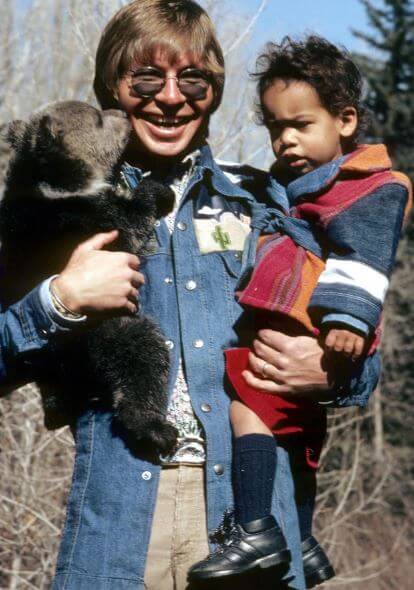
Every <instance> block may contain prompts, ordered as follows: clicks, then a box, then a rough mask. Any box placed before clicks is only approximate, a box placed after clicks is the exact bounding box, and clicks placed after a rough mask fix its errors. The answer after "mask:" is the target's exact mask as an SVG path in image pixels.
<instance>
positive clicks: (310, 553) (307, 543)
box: [302, 537, 335, 588]
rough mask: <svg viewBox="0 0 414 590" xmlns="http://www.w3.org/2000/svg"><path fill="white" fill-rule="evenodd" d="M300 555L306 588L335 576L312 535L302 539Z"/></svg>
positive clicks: (324, 554) (326, 557) (323, 552)
mask: <svg viewBox="0 0 414 590" xmlns="http://www.w3.org/2000/svg"><path fill="white" fill-rule="evenodd" d="M302 556H303V569H304V572H305V580H306V588H313V587H314V586H318V584H322V583H323V582H326V581H327V580H330V579H331V578H333V577H334V576H335V570H334V568H333V567H332V565H331V562H330V561H329V559H328V556H327V555H326V553H325V551H324V550H323V549H322V547H321V546H320V545H319V543H318V541H317V540H316V539H315V538H314V537H308V538H307V539H305V540H304V541H302Z"/></svg>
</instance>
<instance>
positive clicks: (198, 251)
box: [1, 0, 376, 590]
mask: <svg viewBox="0 0 414 590" xmlns="http://www.w3.org/2000/svg"><path fill="white" fill-rule="evenodd" d="M223 83H224V62H223V56H222V52H221V49H220V46H219V44H218V42H217V39H216V37H215V33H214V29H213V26H212V24H211V21H210V19H209V18H208V16H207V14H206V13H205V11H204V10H202V9H201V8H200V7H199V6H198V5H197V4H196V3H195V2H193V1H191V0H172V1H169V0H137V1H135V2H132V3H131V4H128V5H127V6H125V7H124V8H123V9H121V10H120V11H119V12H118V13H117V14H116V15H115V16H114V17H113V18H112V19H111V21H110V22H109V23H108V25H107V27H106V29H105V31H104V33H103V36H102V38H101V41H100V44H99V48H98V52H97V60H96V78H95V91H96V94H97V97H98V100H99V102H100V103H101V105H102V107H103V108H113V107H118V108H122V109H123V110H124V111H125V112H126V113H127V114H128V117H129V119H130V122H131V125H132V129H133V133H132V135H131V141H130V144H129V148H128V150H127V155H126V163H125V166H124V168H123V174H122V179H121V182H123V183H124V184H126V185H128V186H129V187H131V188H133V187H134V186H136V184H137V183H139V181H140V180H141V178H142V177H143V176H146V175H148V174H150V175H152V176H153V177H154V178H156V179H158V180H161V181H162V182H164V183H165V184H167V185H169V186H171V188H172V189H173V190H174V192H175V195H176V206H175V209H174V211H173V212H172V214H170V215H169V216H167V218H165V219H164V220H162V221H161V222H160V224H159V226H158V227H157V228H156V235H157V241H158V250H157V252H156V253H155V254H154V255H152V256H148V257H147V258H146V260H145V261H143V262H144V264H143V265H142V273H143V274H144V275H145V282H144V279H143V276H142V275H141V274H140V273H138V272H137V269H138V267H137V261H136V260H135V259H134V257H132V258H131V257H129V258H127V259H126V258H125V255H123V254H120V253H118V254H116V253H110V252H105V251H101V250H100V247H103V246H104V245H105V243H106V242H107V241H110V239H111V235H109V236H108V235H103V236H98V237H96V238H93V239H92V240H90V241H89V242H87V243H86V244H83V245H81V246H80V248H79V250H78V251H77V252H76V253H75V254H74V257H72V259H71V261H70V263H69V265H68V267H67V268H65V269H64V270H63V271H62V273H61V274H60V275H59V277H57V278H56V279H55V280H54V281H53V285H52V290H53V291H54V293H55V295H57V296H58V298H59V300H61V302H63V303H64V306H65V307H66V308H67V309H69V310H70V312H69V314H68V315H66V317H60V314H59V313H58V312H57V310H56V309H54V307H53V302H52V301H51V299H50V291H49V283H45V284H44V285H42V286H41V287H40V288H39V289H37V290H35V291H34V292H33V293H31V294H29V295H28V296H27V298H26V299H25V300H23V301H22V302H20V303H18V304H16V306H13V308H11V309H10V310H8V311H7V312H6V314H5V315H4V316H3V319H2V322H3V330H2V333H3V336H2V338H3V341H2V342H1V345H2V350H3V351H5V352H4V356H5V359H4V361H5V363H3V365H4V368H3V369H2V371H3V378H4V379H6V377H7V375H6V372H7V371H6V369H8V375H9V379H10V375H13V374H15V373H16V367H21V365H22V361H23V360H25V361H26V363H29V364H32V363H34V362H35V361H34V360H33V355H32V354H31V351H33V350H36V351H39V350H41V349H43V348H45V347H46V344H47V341H48V339H49V338H51V337H53V333H56V332H57V331H59V330H62V329H66V330H67V329H76V327H75V326H74V323H75V321H76V320H75V318H76V317H78V316H81V315H83V314H88V312H90V311H94V312H99V311H108V309H115V310H119V309H125V310H127V309H128V310H129V311H133V306H134V303H133V300H134V297H135V295H136V290H137V287H138V286H139V287H140V288H139V297H140V305H141V308H142V311H143V312H144V313H146V314H148V315H151V316H152V317H153V318H154V319H155V320H156V321H157V322H158V324H159V325H160V327H161V329H162V331H163V333H164V334H165V338H166V344H167V346H168V347H169V349H170V351H171V371H170V383H169V389H170V406H169V410H168V419H169V420H170V421H172V422H173V423H174V424H175V425H176V426H177V428H178V429H179V433H180V441H179V446H178V448H177V450H176V452H175V453H174V456H172V457H167V458H163V459H162V467H161V465H159V464H156V463H157V462H154V460H153V457H150V456H149V455H145V454H144V452H143V454H142V456H140V457H137V456H133V455H132V454H131V453H130V452H129V450H128V449H127V448H126V446H125V444H124V442H123V440H122V439H121V438H120V437H119V436H117V434H116V432H114V430H113V428H112V421H111V415H110V413H108V412H105V411H103V410H102V409H100V408H99V407H91V408H90V409H89V410H88V411H87V412H85V413H84V414H83V415H82V416H80V417H79V420H78V422H77V424H76V428H75V440H76V461H75V469H74V476H73V482H72V489H71V492H70V496H69V500H68V512H67V519H66V524H65V528H64V532H63V539H62V544H61V548H60V554H59V559H58V565H57V574H56V578H55V581H54V584H53V588H54V589H55V590H57V589H63V588H65V589H66V590H86V589H87V590H103V589H105V590H132V589H134V590H136V589H138V588H147V589H149V590H170V589H171V590H172V589H173V588H177V589H179V590H182V589H184V588H186V587H187V582H186V577H187V571H188V568H189V567H190V566H191V565H192V563H194V562H195V561H197V560H198V559H201V558H202V557H203V556H204V555H205V554H206V553H207V552H208V547H207V544H208V538H207V531H210V532H212V531H214V529H216V528H217V527H218V526H219V525H220V522H221V519H222V515H223V511H224V510H225V509H226V508H227V507H228V506H229V505H231V503H232V489H231V434H230V427H229V423H228V411H227V409H228V403H229V400H228V397H227V395H226V393H225V391H224V387H223V375H224V361H223V353H222V351H223V350H224V349H225V348H229V347H230V346H232V345H234V344H235V343H236V342H237V334H236V332H235V325H236V323H237V324H239V322H238V320H239V318H240V315H241V309H240V307H239V306H238V304H237V303H236V301H235V299H234V288H235V285H236V283H237V279H238V276H239V274H240V270H241V252H242V250H243V246H244V240H245V238H246V236H247V235H248V232H249V220H250V218H252V217H253V218H254V216H255V215H256V214H258V213H259V212H260V211H263V207H264V205H263V204H261V203H258V202H257V201H256V199H255V197H254V196H253V194H252V192H253V193H257V195H259V194H261V193H263V194H264V193H265V189H266V177H265V175H263V174H259V173H258V172H257V171H254V170H252V169H243V168H241V167H230V168H226V167H224V168H223V169H221V168H220V167H219V166H218V165H217V163H216V162H215V161H214V159H213V158H212V155H211V152H210V149H209V147H208V145H207V144H206V137H207V134H208V122H209V118H210V115H211V114H212V113H213V111H214V110H215V109H216V108H217V107H218V105H219V104H220V100H221V94H222V88H223ZM229 172H231V175H229V174H228V173H229ZM229 176H230V177H231V178H232V179H234V177H238V178H240V180H244V181H246V184H248V185H249V187H250V188H251V191H252V192H247V191H246V190H244V189H242V188H240V186H239V185H238V184H233V182H232V181H231V180H230V178H229ZM249 190H250V189H249ZM112 237H113V236H112ZM117 256H118V258H116V257H117ZM98 258H99V259H100V260H99V266H102V267H103V266H105V271H104V270H103V268H97V266H98ZM91 269H92V270H91ZM89 271H90V272H89ZM111 273H112V274H113V276H114V281H112V282H111V281H110V280H108V277H109V275H110V274H111ZM120 275H122V280H119V276H120ZM114 283H117V284H118V285H120V284H121V283H122V285H123V287H122V293H119V292H117V293H116V294H115V293H114V290H115V287H114ZM131 305H132V307H131ZM22 314H23V315H22ZM71 314H72V317H71ZM22 317H24V318H25V320H24V321H22ZM28 326H29V328H28ZM255 348H256V351H257V355H256V356H254V357H253V358H252V370H253V371H254V373H255V374H258V375H259V376H260V369H261V367H262V366H263V362H266V363H268V364H270V365H271V364H278V362H277V361H278V359H280V358H281V357H283V360H284V363H283V365H284V367H285V370H284V372H282V375H281V377H280V384H281V386H282V387H283V390H284V392H285V393H286V394H288V395H289V394H290V395H294V394H295V393H300V394H302V395H303V393H304V392H305V391H310V392H314V391H315V390H319V391H320V392H321V393H320V395H321V397H323V396H326V391H327V389H328V385H327V376H326V373H325V372H324V371H323V370H322V369H321V358H322V351H321V350H320V348H319V347H318V345H317V344H316V341H314V340H313V339H310V338H305V337H302V338H298V339H294V338H288V337H285V336H283V335H282V334H279V333H277V332H273V331H270V330H265V331H263V332H261V333H260V335H258V337H257V339H256V343H255ZM375 378H376V366H374V365H370V364H368V365H367V366H366V367H365V369H364V372H363V374H362V375H361V376H360V377H359V378H356V379H355V380H354V381H355V382H354V387H353V393H354V394H355V396H357V397H358V396H359V397H358V399H359V398H361V396H362V397H363V396H364V395H365V394H366V393H367V392H368V390H369V389H370V386H371V385H372V383H373V381H375ZM270 385H271V387H272V388H274V387H275V383H271V384H270ZM338 395H339V392H338V391H336V392H334V393H332V392H330V393H329V398H336V397H337V396H338ZM277 452H278V476H277V477H276V482H277V487H276V489H275V493H274V498H273V506H272V512H273V514H274V516H275V517H276V519H277V521H278V522H279V523H280V526H281V527H282V529H283V532H284V534H285V536H286V539H287V542H288V545H289V549H290V551H291V554H292V562H291V566H290V569H289V572H288V574H287V577H286V579H288V580H289V581H288V582H286V584H289V586H288V587H289V588H297V589H302V588H304V582H303V572H302V566H301V554H300V540H299V532H298V525H297V516H296V510H295V506H294V502H293V496H294V493H293V485H292V479H291V474H290V468H289V462H288V457H287V454H286V452H285V451H284V450H283V449H281V448H279V449H278V451H277ZM274 587H275V588H277V587H280V588H281V587H285V586H283V583H282V582H280V581H279V579H278V578H277V576H276V577H275V583H274Z"/></svg>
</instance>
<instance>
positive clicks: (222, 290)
mask: <svg viewBox="0 0 414 590" xmlns="http://www.w3.org/2000/svg"><path fill="white" fill-rule="evenodd" d="M233 172H234V174H235V175H236V176H237V180H241V179H242V177H243V175H249V174H250V175H251V176H252V178H253V176H254V173H253V172H252V169H248V168H247V169H246V168H245V169H243V168H240V169H238V170H236V171H233ZM138 180H139V179H138ZM233 180H234V179H233ZM252 182H253V184H254V178H253V180H252ZM260 185H261V188H260V191H261V190H263V191H266V190H267V189H266V188H264V187H263V184H262V183H260ZM200 199H201V201H202V204H208V202H209V201H210V206H211V207H212V208H213V206H215V204H216V203H217V202H222V203H227V204H228V205H229V207H230V208H233V207H234V210H235V211H240V208H242V209H243V211H244V212H245V213H246V212H247V214H251V215H252V217H254V216H255V214H256V213H257V212H260V211H261V210H262V209H263V207H264V205H262V204H261V203H258V202H257V201H256V200H255V198H254V197H253V196H252V194H251V193H250V192H247V191H246V190H243V189H242V188H240V186H239V185H237V184H234V183H233V182H232V181H231V180H230V179H229V177H228V176H226V174H224V172H223V171H222V170H221V169H220V168H219V166H218V165H217V164H216V163H215V162H214V160H213V158H212V155H211V152H210V149H209V148H208V146H205V147H203V148H202V150H201V159H200V162H199V166H198V167H197V168H196V170H195V173H194V176H193V178H192V180H191V181H190V183H189V185H188V187H187V190H186V194H185V195H184V198H183V200H182V203H181V207H180V209H179V211H178V213H177V217H176V221H175V230H174V232H173V234H172V236H171V235H170V233H169V232H168V230H167V227H166V225H165V222H164V221H163V220H161V222H160V224H159V225H158V227H157V228H156V234H157V241H158V250H157V251H156V252H155V253H154V254H153V255H151V256H148V257H147V258H146V259H145V260H143V261H142V267H141V270H142V272H143V273H144V274H145V277H146V282H145V285H143V286H142V287H141V289H140V301H141V307H142V311H143V312H144V313H145V314H147V315H150V316H152V317H153V318H154V320H155V321H156V322H157V323H158V324H159V326H160V327H161V329H162V331H163V333H164V335H165V339H166V341H167V342H168V346H169V348H170V351H171V371H170V379H169V386H170V392H171V390H172V387H173V384H174V382H175V378H176V374H177V370H178V359H179V356H180V351H181V355H182V357H183V359H184V363H185V368H186V377H187V380H188V386H189V392H190V395H191V399H192V403H193V408H194V411H195V413H196V414H197V417H198V418H199V420H200V422H201V424H202V426H203V428H204V431H205V436H206V441H207V459H206V465H205V473H206V497H207V512H208V514H207V524H208V529H209V531H212V530H214V529H215V528H216V527H217V526H218V525H219V523H220V521H221V518H222V514H223V512H224V510H226V509H227V508H229V507H230V506H231V505H232V503H233V498H232V486H231V431H230V424H229V418H228V406H229V398H228V396H227V394H226V393H225V391H224V357H223V350H224V349H226V348H230V347H232V346H235V345H237V335H236V332H235V323H236V322H237V320H238V319H239V317H240V315H241V311H242V310H241V308H240V307H239V305H238V304H237V302H236V300H235V297H234V289H235V286H236V283H237V280H238V278H239V275H240V271H241V252H240V251H239V250H232V249H231V248H230V247H229V248H226V249H224V250H222V251H212V252H208V253H201V251H200V249H199V244H198V241H197V236H196V232H195V229H194V223H193V217H194V206H195V205H194V204H195V202H197V200H198V201H200ZM36 305H37V307H36ZM18 306H20V308H19V309H20V312H18V311H15V312H13V314H14V315H13V314H12V315H10V313H9V312H6V314H5V315H4V316H3V318H4V319H3V320H2V322H3V324H2V328H3V329H2V333H1V338H2V340H1V348H2V349H4V347H5V346H6V345H7V346H9V347H11V348H12V349H13V350H14V348H13V347H14V346H16V345H17V346H18V349H17V351H16V353H19V351H24V348H25V343H26V346H27V342H28V335H29V334H30V336H31V349H33V348H37V349H38V350H40V349H42V348H44V346H45V343H46V342H47V335H48V334H51V333H52V331H53V330H54V329H56V328H55V327H54V322H52V321H51V320H49V321H48V320H47V319H46V318H45V317H44V312H43V311H42V309H41V307H40V305H39V301H38V299H36V293H32V294H30V295H29V296H28V299H27V300H23V301H22V302H21V303H20V304H18ZM30 310H31V311H30ZM34 310H37V311H34ZM22 313H23V314H25V315H24V318H25V320H24V321H23V320H22V321H19V318H22V317H23V316H22V315H21V314H22ZM6 316H7V317H6ZM27 322H29V325H30V327H28V326H27ZM23 324H25V327H24V326H23ZM12 356H14V357H15V356H16V354H14V355H12ZM29 362H31V361H29ZM33 362H34V361H33ZM1 371H2V373H1ZM1 371H0V374H3V375H5V371H4V369H2V370H1ZM377 373H378V367H377V366H375V365H374V364H373V363H366V364H365V367H364V368H363V369H361V372H360V373H359V374H358V375H356V376H355V377H354V383H353V388H352V394H351V396H350V398H349V400H350V401H351V402H352V403H363V400H365V399H366V398H367V397H368V395H369V393H370V391H371V390H372V387H373V384H374V383H375V381H376V379H377ZM75 440H76V459H75V467H74V475H73V480H72V488H71V492H70V495H69V499H68V510H67V518H66V523H65V527H64V532H63V538H62V543H61V547H60V553H59V558H58V565H57V574H56V577H55V580H54V583H53V586H52V588H53V589H54V590H57V589H66V590H137V589H143V588H144V572H145V561H146V554H147V549H148V543H149V537H150V532H151V522H152V516H153V513H154V507H155V502H156V497H157V487H158V481H159V473H160V466H159V465H157V464H155V463H154V462H153V461H151V460H150V459H149V458H148V457H145V456H143V457H140V458H139V457H136V456H133V455H132V454H131V453H130V452H129V451H128V449H127V448H126V447H125V445H124V443H123V441H122V440H121V438H119V437H118V436H117V435H116V432H115V431H114V429H113V425H112V421H111V414H110V413H103V412H98V411H97V410H95V409H94V408H91V409H90V410H89V411H87V412H86V413H85V414H83V415H82V416H81V417H80V418H79V420H78V423H77V427H76V432H75ZM272 512H273V514H274V515H275V517H276V519H277V520H278V521H279V523H280V525H281V527H282V529H283V531H284V534H285V536H286V538H287V541H288V544H289V547H290V550H291V552H292V563H291V567H290V570H289V572H288V573H287V575H286V580H289V587H291V588H296V589H298V590H302V589H303V588H304V587H305V586H304V579H303V571H302V560H301V550H300V538H299V531H298V522H297V514H296V508H295V505H294V491H293V483H292V477H291V472H290V466H289V460H288V456H287V453H286V451H285V450H284V449H282V448H278V461H277V473H276V478H275V490H274V495H273V504H272Z"/></svg>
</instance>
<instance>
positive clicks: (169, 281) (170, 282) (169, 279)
mask: <svg viewBox="0 0 414 590" xmlns="http://www.w3.org/2000/svg"><path fill="white" fill-rule="evenodd" d="M164 283H167V285H172V283H173V280H172V278H171V277H165V279H164Z"/></svg>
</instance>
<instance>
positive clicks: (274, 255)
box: [189, 36, 410, 587]
mask: <svg viewBox="0 0 414 590" xmlns="http://www.w3.org/2000/svg"><path fill="white" fill-rule="evenodd" d="M258 63H259V65H260V66H261V68H260V71H259V72H258V73H257V74H256V76H257V78H258V89H259V98H260V114H261V116H262V120H263V123H264V124H265V126H266V127H267V129H268V131H269V134H270V138H271V142H272V147H273V151H274V154H275V156H276V162H275V164H274V166H273V167H272V170H271V173H272V181H271V183H272V190H273V194H276V200H277V203H281V202H285V203H286V212H285V213H282V212H281V211H280V210H278V209H276V208H275V209H274V210H269V209H267V210H266V211H264V213H263V216H262V220H261V221H260V222H259V223H256V225H255V227H254V228H253V231H252V234H251V237H250V245H249V247H248V251H247V253H246V252H245V260H246V261H247V263H246V264H245V269H244V271H245V272H244V273H243V276H242V284H241V285H240V290H239V291H238V293H237V296H238V298H239V302H240V303H241V304H242V305H243V306H245V307H246V309H249V310H250V311H249V313H250V312H254V313H255V319H256V323H257V324H258V326H259V327H261V326H263V327H264V326H266V325H267V326H268V325H269V322H272V323H273V324H274V325H276V326H278V329H279V330H281V331H284V332H287V333H290V334H301V333H302V334H313V335H315V337H318V338H320V341H321V343H322V345H323V347H324V349H325V351H326V356H327V359H328V364H329V361H330V360H331V361H332V360H334V357H336V359H337V360H339V361H343V360H344V358H346V357H348V359H349V361H350V362H349V364H347V367H348V373H349V371H351V370H356V369H357V367H358V363H357V362H355V361H357V360H358V359H359V358H360V357H361V355H366V354H371V353H372V352H373V351H374V350H375V348H376V346H377V344H378V325H379V322H380V315H381V310H382V304H383V301H384V297H385V293H386V290H387V287H388V282H389V276H390V273H391V270H392V267H393V263H394V259H395V254H396V249H397V244H398V239H399V236H400V231H401V227H402V222H403V218H404V213H405V211H406V209H407V208H408V205H407V203H408V194H409V190H410V185H409V181H408V179H407V178H406V177H404V176H403V175H402V174H399V173H397V172H394V171H392V170H391V162H390V160H389V157H388V155H387V152H386V149H385V147H384V146H382V145H358V143H357V138H358V135H359V133H360V131H361V128H362V127H363V124H364V119H365V112H364V109H363V107H362V105H361V90H362V80H361V76H360V73H359V71H358V69H357V67H356V65H355V64H354V63H353V62H352V60H351V59H350V57H349V55H348V54H347V53H346V52H344V51H341V50H339V49H338V48H337V47H335V46H334V45H332V44H331V43H329V42H327V41H326V40H324V39H322V38H320V37H317V36H310V37H308V38H307V39H305V40H304V41H303V42H295V41H292V40H291V39H290V38H285V39H284V40H283V41H282V42H281V44H279V45H278V44H269V45H268V46H267V51H266V53H265V54H264V55H263V56H261V58H259V62H258ZM287 212H288V214H286V213H287ZM252 261H254V264H252ZM249 352H250V351H249V349H248V348H238V349H233V350H228V351H226V353H225V354H226V366H227V376H228V378H229V380H230V383H231V384H232V386H233V389H234V398H233V401H232V404H231V410H230V418H231V423H232V428H233V434H234V448H233V487H234V500H235V526H233V527H230V528H229V530H228V531H227V532H226V531H225V533H224V536H225V538H224V540H223V542H222V544H221V546H220V549H219V551H217V552H215V553H213V554H212V555H210V556H209V557H208V558H207V559H206V560H204V561H202V562H199V563H198V564H196V565H195V566H193V568H191V570H190V573H189V576H190V578H191V579H197V580H207V579H211V578H220V577H224V576H228V575H233V574H240V573H243V572H245V571H248V570H251V569H253V568H255V567H261V568H267V567H270V566H274V565H279V564H283V563H286V562H288V561H289V559H290V554H289V551H288V550H287V547H286V543H285V541H284V537H283V533H282V531H281V529H280V528H279V526H278V524H277V523H276V521H275V520H274V518H273V516H271V503H272V489H273V481H274V477H275V476H276V477H277V465H276V453H275V448H276V444H283V445H286V446H287V447H288V448H289V449H290V450H291V451H292V452H291V457H292V470H293V474H294V478H295V486H296V502H297V507H298V514H299V521H300V529H301V536H302V549H303V558H304V569H305V577H306V582H307V587H312V586H314V585H316V584H319V583H321V582H323V581H324V580H326V579H329V578H330V577H332V576H333V575H334V571H333V569H332V566H331V565H330V563H329V561H328V559H327V557H326V555H325V553H324V552H323V550H322V548H321V547H320V546H319V545H318V543H317V541H316V540H315V538H314V537H313V536H312V516H313V508H314V501H315V495H316V475H315V469H316V467H317V463H318V458H319V454H320V451H321V448H322V443H323V439H324V436H325V431H326V410H325V406H324V405H321V404H318V403H317V402H314V401H310V400H309V399H298V398H294V399H292V398H289V399H287V398H286V399H284V398H283V397H279V396H277V395H271V394H269V393H267V392H264V391H262V390H261V388H260V385H261V380H260V379H258V378H255V377H254V376H251V375H250V376H247V379H248V382H246V380H245V377H246V375H247V374H246V373H244V371H245V370H247V369H248V360H249ZM261 352H262V353H263V351H261ZM258 356H261V355H260V353H259V355H258ZM263 356H265V355H263ZM351 361H354V362H351ZM278 363H280V365H279V366H278ZM280 369H283V358H282V356H280V358H279V360H278V361H277V362H276V361H274V362H264V361H263V363H262V365H261V367H260V368H259V372H260V377H261V378H263V379H268V380H271V381H273V382H274V383H276V384H277V382H278V371H279V370H280ZM347 376H348V377H349V374H348V375H347Z"/></svg>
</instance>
